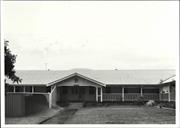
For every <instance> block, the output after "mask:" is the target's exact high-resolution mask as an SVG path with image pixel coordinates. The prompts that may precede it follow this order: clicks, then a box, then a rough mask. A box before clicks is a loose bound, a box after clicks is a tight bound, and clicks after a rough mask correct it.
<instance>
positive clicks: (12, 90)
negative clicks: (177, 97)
mask: <svg viewBox="0 0 180 128" xmlns="http://www.w3.org/2000/svg"><path fill="white" fill-rule="evenodd" d="M5 87H6V92H14V86H5Z"/></svg>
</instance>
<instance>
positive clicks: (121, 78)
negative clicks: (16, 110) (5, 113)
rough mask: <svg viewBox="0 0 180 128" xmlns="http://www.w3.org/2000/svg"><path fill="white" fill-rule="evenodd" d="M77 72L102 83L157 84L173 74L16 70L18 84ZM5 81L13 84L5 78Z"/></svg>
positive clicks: (124, 71) (166, 71)
mask: <svg viewBox="0 0 180 128" xmlns="http://www.w3.org/2000/svg"><path fill="white" fill-rule="evenodd" d="M73 73H78V74H81V75H83V76H86V77H88V78H90V79H93V80H95V81H99V82H100V83H104V84H158V83H160V81H161V80H165V79H167V78H169V77H171V76H173V75H175V70H89V69H74V70H54V71H45V70H18V71H16V75H17V76H19V77H20V78H22V82H21V83H20V84H36V85H38V84H44V85H47V84H49V83H52V82H54V81H57V80H59V79H63V78H64V77H67V76H68V75H71V74H73ZM7 83H9V84H13V83H12V81H10V80H7Z"/></svg>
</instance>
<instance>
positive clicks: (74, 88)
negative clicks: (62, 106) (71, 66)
mask: <svg viewBox="0 0 180 128" xmlns="http://www.w3.org/2000/svg"><path fill="white" fill-rule="evenodd" d="M71 93H72V94H78V87H77V86H74V87H71Z"/></svg>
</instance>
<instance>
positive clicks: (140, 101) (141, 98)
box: [135, 96, 145, 105]
mask: <svg viewBox="0 0 180 128" xmlns="http://www.w3.org/2000/svg"><path fill="white" fill-rule="evenodd" d="M135 104H136V105H144V104H145V100H144V97H143V96H140V97H138V98H137V100H136V102H135Z"/></svg>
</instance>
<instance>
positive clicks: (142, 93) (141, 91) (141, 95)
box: [141, 86, 143, 96]
mask: <svg viewBox="0 0 180 128" xmlns="http://www.w3.org/2000/svg"><path fill="white" fill-rule="evenodd" d="M141 96H143V88H142V86H141Z"/></svg>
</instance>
